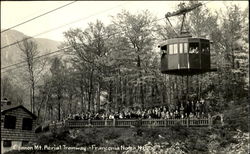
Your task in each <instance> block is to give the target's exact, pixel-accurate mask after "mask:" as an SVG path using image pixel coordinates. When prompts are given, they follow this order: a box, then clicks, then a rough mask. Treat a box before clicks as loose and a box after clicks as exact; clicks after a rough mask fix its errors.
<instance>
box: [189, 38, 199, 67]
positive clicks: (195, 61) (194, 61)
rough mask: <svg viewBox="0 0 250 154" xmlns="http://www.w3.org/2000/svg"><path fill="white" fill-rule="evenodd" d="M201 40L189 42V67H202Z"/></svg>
mask: <svg viewBox="0 0 250 154" xmlns="http://www.w3.org/2000/svg"><path fill="white" fill-rule="evenodd" d="M199 51H200V46H199V42H198V41H197V42H189V68H192V69H201V61H200V52H199Z"/></svg>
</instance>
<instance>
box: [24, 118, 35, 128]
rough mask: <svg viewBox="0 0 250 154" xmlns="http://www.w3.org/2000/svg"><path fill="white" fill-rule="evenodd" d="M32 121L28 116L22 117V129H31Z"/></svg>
mask: <svg viewBox="0 0 250 154" xmlns="http://www.w3.org/2000/svg"><path fill="white" fill-rule="evenodd" d="M32 122H33V120H32V119H30V118H23V130H32Z"/></svg>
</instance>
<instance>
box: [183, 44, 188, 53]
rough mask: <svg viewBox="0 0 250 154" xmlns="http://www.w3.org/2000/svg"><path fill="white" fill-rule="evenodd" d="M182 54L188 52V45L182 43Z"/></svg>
mask: <svg viewBox="0 0 250 154" xmlns="http://www.w3.org/2000/svg"><path fill="white" fill-rule="evenodd" d="M183 45H184V53H187V52H188V43H184V44H183Z"/></svg>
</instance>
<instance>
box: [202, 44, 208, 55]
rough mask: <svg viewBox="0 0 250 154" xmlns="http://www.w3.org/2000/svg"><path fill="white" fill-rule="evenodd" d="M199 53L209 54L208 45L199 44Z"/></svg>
mask: <svg viewBox="0 0 250 154" xmlns="http://www.w3.org/2000/svg"><path fill="white" fill-rule="evenodd" d="M201 52H202V53H209V44H208V43H202V44H201Z"/></svg>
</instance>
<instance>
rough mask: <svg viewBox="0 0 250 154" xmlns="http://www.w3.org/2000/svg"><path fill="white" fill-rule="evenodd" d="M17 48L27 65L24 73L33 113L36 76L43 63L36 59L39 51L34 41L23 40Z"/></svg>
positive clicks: (40, 70)
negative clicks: (28, 87) (28, 86)
mask: <svg viewBox="0 0 250 154" xmlns="http://www.w3.org/2000/svg"><path fill="white" fill-rule="evenodd" d="M18 47H19V49H20V50H21V52H22V54H21V57H22V59H23V60H24V61H25V63H26V65H27V66H26V67H25V72H27V73H28V78H27V79H26V80H27V81H28V83H29V85H30V106H31V111H32V112H33V113H35V105H36V101H35V84H36V82H37V79H38V76H39V75H40V73H41V72H42V70H43V68H44V65H45V63H44V62H41V61H40V60H39V59H36V57H37V56H38V55H39V51H38V50H37V44H36V42H35V41H33V40H27V39H24V40H23V41H22V42H21V43H20V42H19V43H18ZM24 76H26V75H24Z"/></svg>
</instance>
